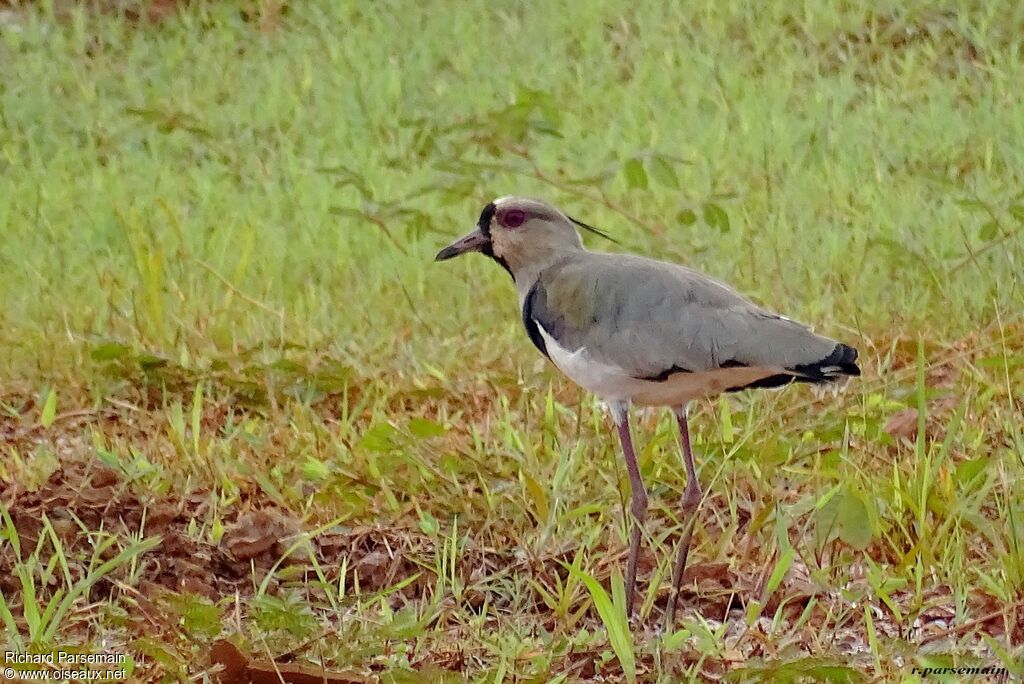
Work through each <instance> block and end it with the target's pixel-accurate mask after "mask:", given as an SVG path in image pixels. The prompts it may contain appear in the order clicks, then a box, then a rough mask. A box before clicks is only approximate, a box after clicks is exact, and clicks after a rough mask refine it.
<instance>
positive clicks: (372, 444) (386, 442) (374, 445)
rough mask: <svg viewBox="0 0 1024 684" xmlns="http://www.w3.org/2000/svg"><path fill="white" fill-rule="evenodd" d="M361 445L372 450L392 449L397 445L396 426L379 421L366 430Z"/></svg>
mask: <svg viewBox="0 0 1024 684" xmlns="http://www.w3.org/2000/svg"><path fill="white" fill-rule="evenodd" d="M359 445H360V446H361V447H362V448H364V449H368V450H370V451H382V452H383V451H390V450H391V449H392V448H394V446H395V428H393V427H392V426H390V425H388V424H387V423H377V424H376V425H373V426H371V427H370V429H369V430H367V431H366V433H365V434H364V435H363V438H362V439H361V440H360V441H359Z"/></svg>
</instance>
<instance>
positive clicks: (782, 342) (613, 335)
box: [435, 197, 860, 625]
mask: <svg viewBox="0 0 1024 684" xmlns="http://www.w3.org/2000/svg"><path fill="white" fill-rule="evenodd" d="M577 227H579V228H583V229H586V230H589V231H592V232H595V233H598V234H601V233H600V231H598V230H597V229H595V228H593V227H592V226H589V225H587V224H585V223H583V222H581V221H577V220H576V219H574V218H572V217H570V216H568V215H566V214H564V213H562V212H561V211H559V210H558V209H556V208H555V207H553V206H551V205H550V204H548V203H546V202H543V201H541V200H536V199H529V198H524V197H502V198H499V199H496V200H494V201H493V202H491V203H490V204H488V205H487V206H486V207H484V210H483V212H481V214H480V219H479V221H478V222H477V225H476V227H475V228H474V229H473V230H472V231H471V232H470V233H469V234H468V235H466V236H464V237H462V238H460V239H458V240H456V241H455V242H453V243H452V244H450V245H449V246H447V247H445V248H444V249H442V250H441V251H440V252H438V254H437V257H436V258H435V260H436V261H444V260H446V259H451V258H452V257H456V256H458V255H460V254H464V253H466V252H481V253H483V254H486V255H487V256H489V257H491V258H492V259H494V260H495V261H497V262H498V263H499V264H501V266H502V267H503V268H504V269H505V270H506V271H508V272H509V274H511V276H512V279H513V280H514V281H515V285H516V290H517V291H518V293H519V306H520V310H521V311H522V318H523V325H524V326H525V327H526V332H527V334H529V336H530V340H531V341H532V342H533V344H534V345H535V346H536V347H537V349H539V350H540V352H541V353H542V354H544V355H545V356H546V357H548V359H550V360H551V362H552V363H554V364H555V366H557V367H558V369H559V370H560V371H562V373H564V374H565V375H567V376H568V377H569V378H570V379H571V380H572V381H573V382H575V383H576V384H578V385H580V386H581V387H583V388H585V389H587V390H590V391H591V392H593V393H595V394H596V395H598V396H599V397H600V398H601V399H603V400H604V402H605V403H606V404H607V405H608V407H609V409H610V411H611V414H612V417H613V419H614V421H615V425H616V426H617V428H618V433H619V438H620V440H621V441H622V452H623V455H624V457H625V460H626V469H627V471H628V473H629V482H630V487H631V490H632V496H631V506H630V508H631V511H632V514H633V516H634V518H635V521H634V524H633V528H632V531H631V533H630V542H629V560H628V562H627V568H626V589H627V595H626V596H627V598H626V612H627V615H628V616H632V614H633V598H634V594H635V588H636V565H637V555H638V551H639V548H640V537H641V532H642V525H643V523H644V520H645V518H646V516H647V492H646V491H645V489H644V484H643V480H642V479H641V476H640V468H639V466H638V465H637V460H636V452H635V451H634V449H633V441H632V437H631V436H630V430H629V418H628V409H629V406H630V404H637V405H642V406H668V407H671V408H672V411H673V412H674V413H675V417H676V420H677V421H678V424H679V433H680V441H681V443H682V452H683V461H684V463H685V466H686V475H687V483H686V489H685V491H684V494H683V501H682V508H683V511H684V513H685V514H686V516H687V517H688V520H687V523H686V527H685V530H684V533H683V538H682V540H681V541H680V545H679V551H678V555H677V558H676V562H675V567H674V569H673V573H672V595H671V598H670V600H669V603H668V609H667V611H666V614H665V617H666V622H667V624H668V625H671V623H672V622H673V619H674V614H675V609H676V602H677V598H678V595H679V590H680V582H681V580H682V577H683V572H684V570H685V568H686V557H687V554H688V553H689V548H690V539H691V537H692V534H693V525H694V521H695V520H696V518H697V508H698V506H699V504H700V501H701V489H700V483H699V482H698V481H697V472H696V469H695V467H694V463H693V453H692V451H691V450H690V435H689V428H688V425H687V419H686V412H687V406H688V405H689V403H690V402H691V401H693V400H694V399H697V398H700V397H711V396H714V395H717V394H720V393H722V392H735V391H739V390H745V389H753V388H764V387H779V386H782V385H786V384H789V383H791V382H808V383H832V382H836V381H839V380H842V379H843V378H844V377H845V376H851V375H860V369H859V368H858V367H857V364H856V360H857V350H856V349H854V348H853V347H849V346H847V345H845V344H842V343H840V342H836V341H835V340H832V339H829V338H827V337H822V336H821V335H816V334H815V333H813V332H811V330H810V328H808V327H807V326H805V325H802V324H800V323H796V322H794V321H792V320H790V319H788V318H786V317H785V316H780V315H778V314H774V313H771V312H770V311H767V310H765V309H762V308H761V307H759V306H757V305H756V304H754V303H753V302H751V301H750V300H748V299H746V298H745V297H743V296H742V295H740V294H738V293H737V292H736V291H735V290H733V289H732V288H730V287H729V286H728V285H725V284H724V283H721V282H719V281H717V280H715V279H713V278H709V277H708V276H706V275H704V274H702V273H699V272H697V271H694V270H692V269H689V268H686V267H685V266H679V265H676V264H671V263H666V262H662V261H655V260H653V259H647V258H644V257H639V256H632V255H628V254H604V253H599V252H591V251H588V250H587V249H586V248H584V247H583V243H582V241H581V240H580V235H579V233H578V232H577Z"/></svg>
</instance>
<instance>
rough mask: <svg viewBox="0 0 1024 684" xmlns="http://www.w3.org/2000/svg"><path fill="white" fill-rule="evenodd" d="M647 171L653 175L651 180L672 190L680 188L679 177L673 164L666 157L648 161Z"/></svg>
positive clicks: (653, 158) (652, 158)
mask: <svg viewBox="0 0 1024 684" xmlns="http://www.w3.org/2000/svg"><path fill="white" fill-rule="evenodd" d="M647 170H648V172H649V173H650V174H651V178H653V179H654V180H656V181H657V182H659V183H661V184H662V185H664V186H665V187H667V188H672V189H676V188H678V187H679V176H677V175H676V172H675V169H673V168H672V164H671V163H669V161H668V160H666V159H665V158H664V157H658V156H654V157H651V158H650V159H648V160H647Z"/></svg>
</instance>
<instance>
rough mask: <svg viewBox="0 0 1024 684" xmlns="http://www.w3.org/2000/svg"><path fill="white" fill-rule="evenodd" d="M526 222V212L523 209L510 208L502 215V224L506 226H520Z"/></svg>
mask: <svg viewBox="0 0 1024 684" xmlns="http://www.w3.org/2000/svg"><path fill="white" fill-rule="evenodd" d="M524 223H526V212H525V211H523V210H522V209H509V210H508V211H506V212H505V213H504V214H502V215H501V225H503V226H505V227H506V228H518V227H519V226H521V225H523V224H524Z"/></svg>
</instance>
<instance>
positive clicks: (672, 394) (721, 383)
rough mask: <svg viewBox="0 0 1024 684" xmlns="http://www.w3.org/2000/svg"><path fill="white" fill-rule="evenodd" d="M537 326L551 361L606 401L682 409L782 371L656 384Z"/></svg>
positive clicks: (687, 376) (727, 372) (722, 372)
mask: <svg viewBox="0 0 1024 684" xmlns="http://www.w3.org/2000/svg"><path fill="white" fill-rule="evenodd" d="M534 322H535V323H537V329H538V330H540V334H541V337H543V338H544V348H545V349H546V350H547V352H548V356H549V357H550V358H551V361H552V362H553V363H554V364H555V366H557V367H558V370H560V371H562V372H563V373H564V374H565V375H566V376H567V377H568V378H569V379H570V380H572V381H573V382H575V383H576V384H577V385H579V386H580V387H582V388H584V389H586V390H589V391H591V392H593V393H594V394H596V395H597V396H599V397H601V398H602V399H604V400H605V401H606V402H607V401H630V402H633V403H636V404H640V405H644V406H682V405H683V404H685V403H686V402H688V401H691V400H692V399H696V398H698V397H703V396H712V395H715V394H720V393H721V392H724V391H725V390H727V389H730V388H732V387H742V386H743V385H748V384H750V383H752V382H755V381H757V380H760V379H761V378H765V377H768V376H769V375H774V374H775V373H779V372H782V370H781V369H769V368H760V367H739V368H720V369H717V370H713V371H707V372H702V373H675V374H673V375H671V376H669V378H668V379H666V380H664V381H661V382H657V381H653V380H642V379H640V378H635V377H633V376H632V375H630V373H629V372H628V371H627V370H626V369H624V368H621V367H619V366H614V365H611V364H608V363H604V362H601V361H598V360H596V359H594V358H593V357H592V356H591V355H590V353H588V352H587V349H586V347H580V348H579V349H576V350H569V349H566V348H565V347H563V346H562V345H560V344H559V343H558V341H557V340H555V338H553V337H552V336H551V335H550V334H549V333H548V331H547V330H545V329H544V326H543V325H541V324H540V323H538V322H537V321H536V320H534Z"/></svg>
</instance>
